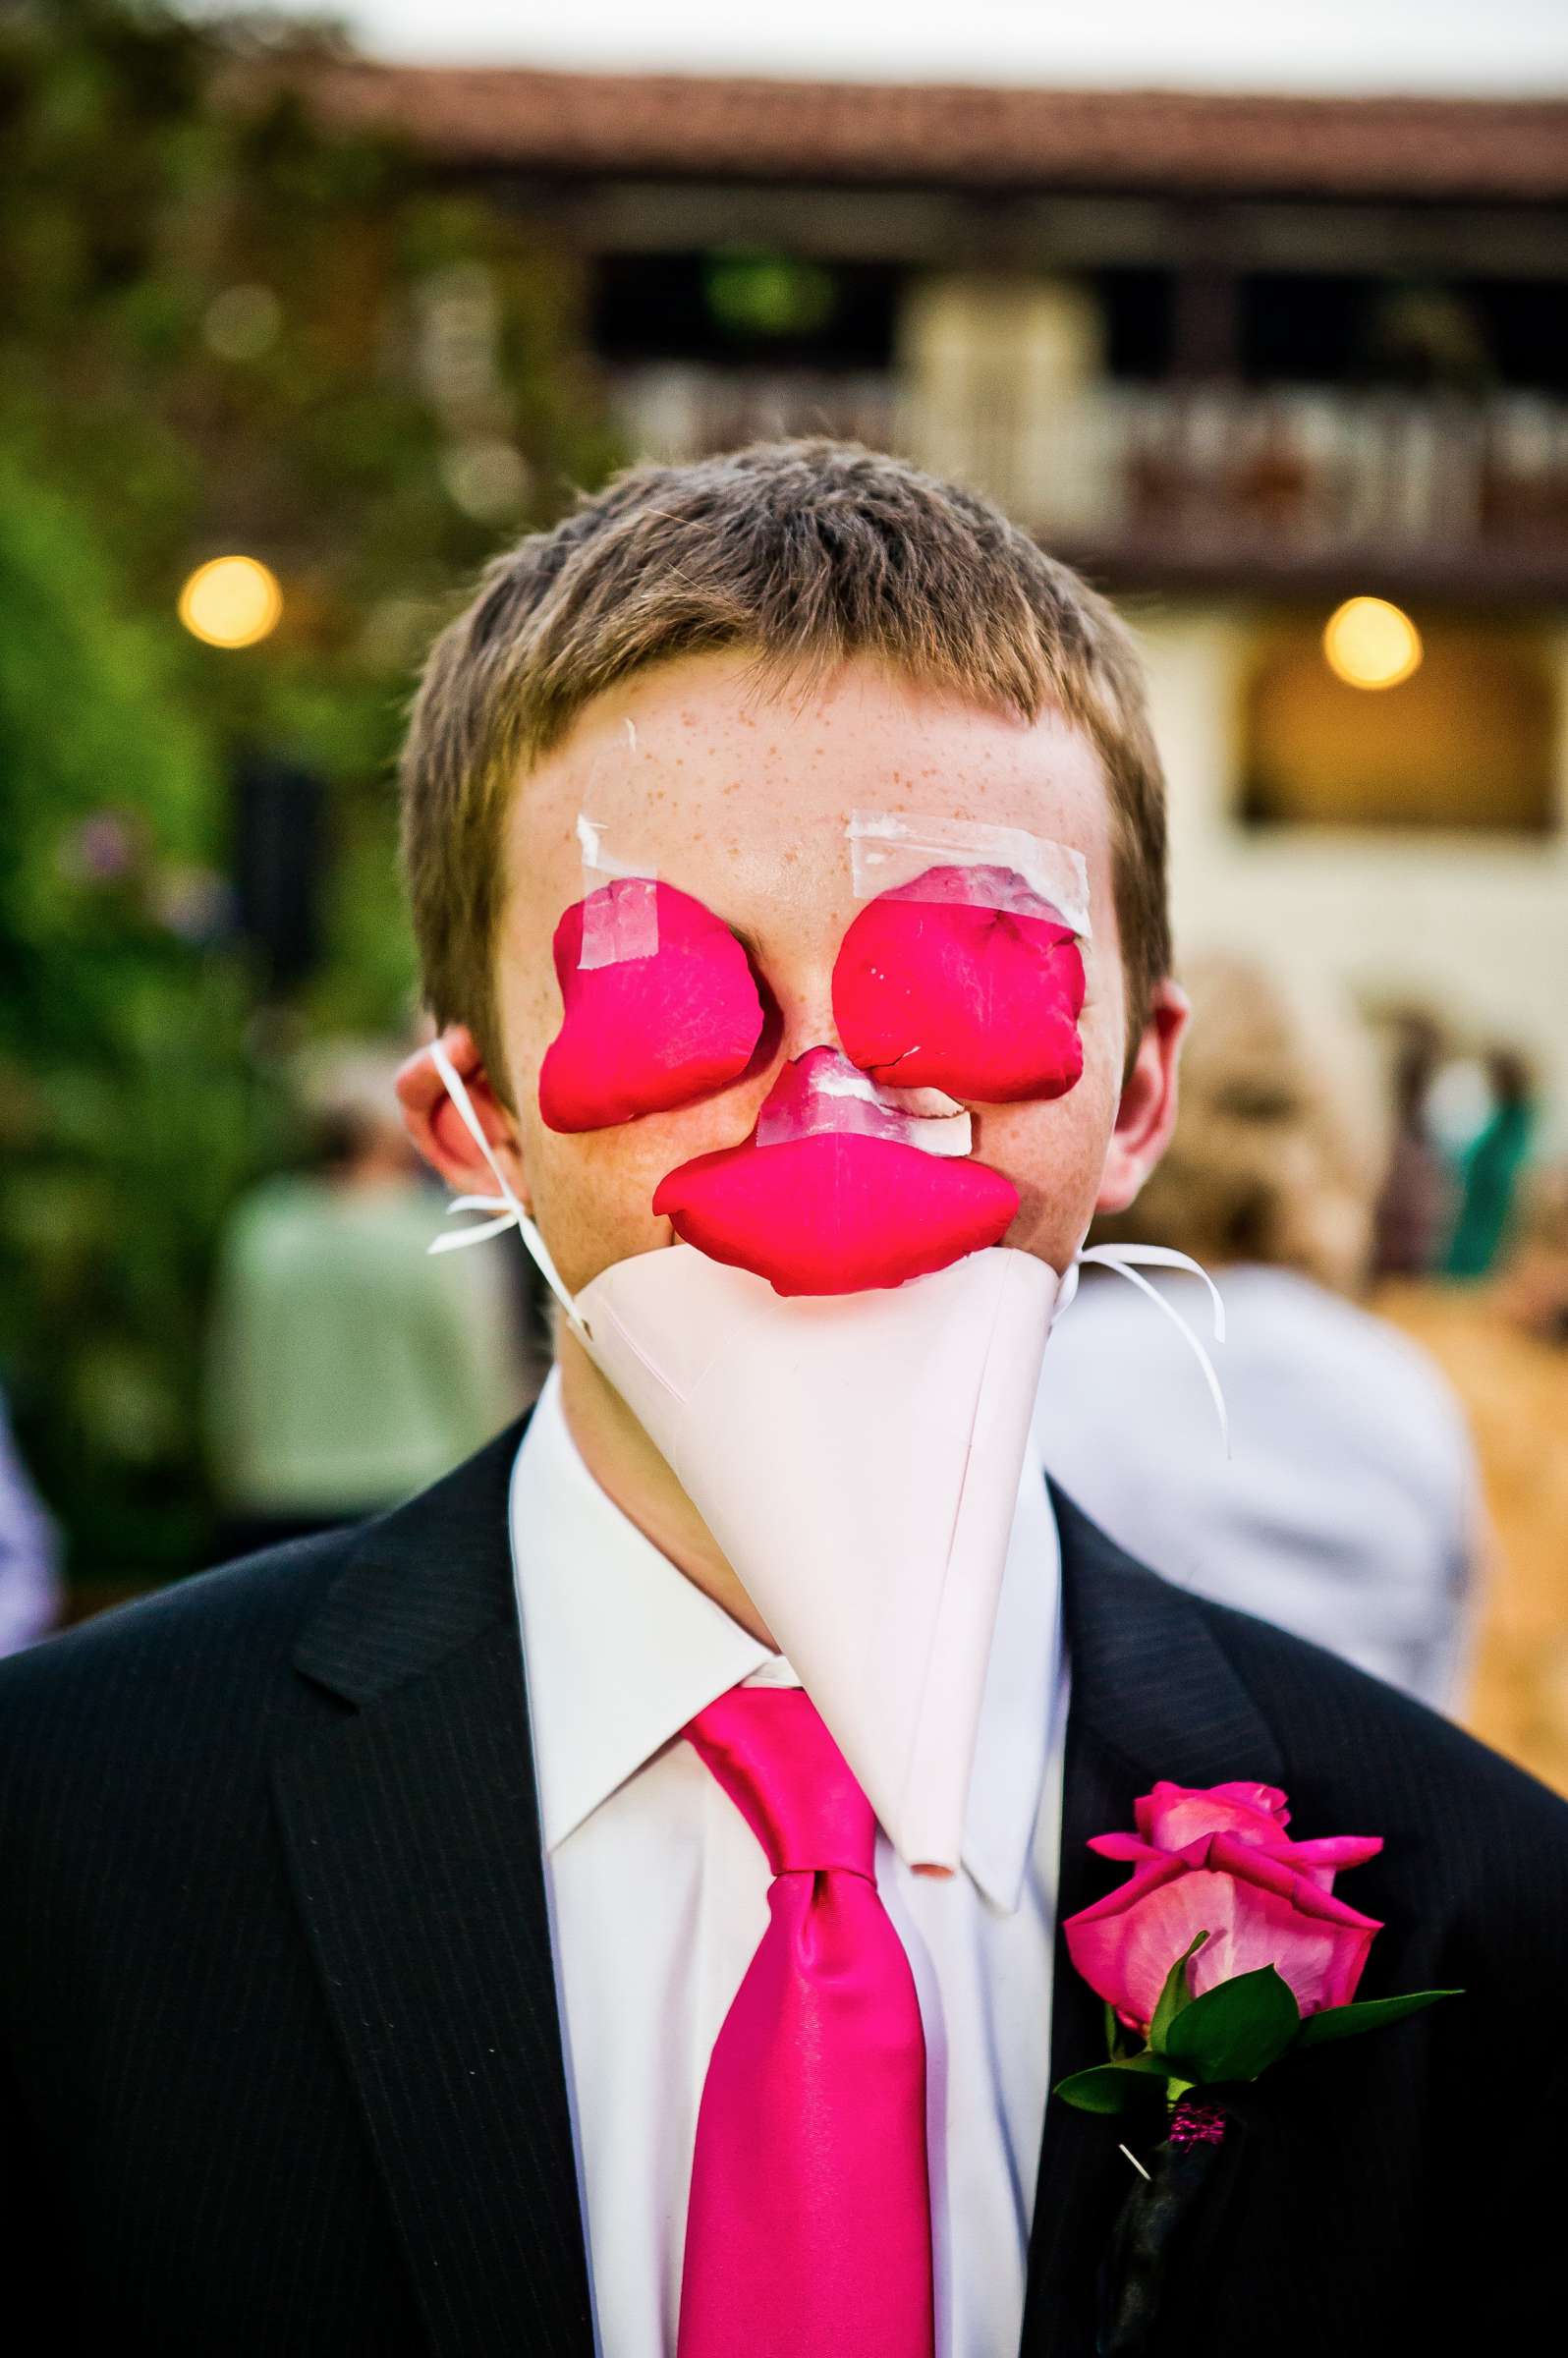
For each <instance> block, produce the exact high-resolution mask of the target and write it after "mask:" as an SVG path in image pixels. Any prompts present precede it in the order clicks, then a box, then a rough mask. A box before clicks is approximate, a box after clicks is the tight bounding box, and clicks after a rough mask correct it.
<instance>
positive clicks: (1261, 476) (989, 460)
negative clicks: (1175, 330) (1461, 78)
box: [612, 365, 1568, 591]
mask: <svg viewBox="0 0 1568 2358" xmlns="http://www.w3.org/2000/svg"><path fill="white" fill-rule="evenodd" d="M612 393H613V398H614V401H615V405H616V408H617V411H618V414H619V418H620V421H621V425H622V430H623V432H624V433H625V435H626V437H627V439H628V441H629V442H630V443H631V445H632V446H633V447H634V448H636V449H637V450H639V451H640V452H644V453H646V454H647V455H649V456H654V457H661V458H668V459H679V458H692V457H698V456H700V455H704V454H706V453H708V452H711V451H717V450H723V449H728V448H733V447H734V446H735V445H736V444H737V443H740V442H745V441H749V440H751V439H753V438H755V437H756V436H759V435H774V434H804V433H825V434H833V435H837V436H844V437H848V438H851V439H855V440H859V441H863V442H867V443H869V444H871V445H873V446H876V447H881V448H894V449H899V450H903V451H906V452H907V453H908V454H909V455H910V456H911V457H913V458H915V459H917V460H919V461H920V462H921V463H922V464H924V465H927V466H930V467H933V468H935V469H936V470H937V471H938V472H940V473H943V474H947V475H952V476H956V477H960V478H962V479H964V480H967V481H971V482H974V483H978V484H980V486H981V487H983V488H984V489H985V490H987V491H989V492H991V493H992V494H993V495H994V496H995V497H996V498H998V499H1000V500H1001V501H1002V503H1003V504H1004V505H1005V506H1006V507H1007V508H1008V509H1009V510H1010V511H1011V512H1012V513H1013V514H1014V515H1016V516H1018V517H1020V518H1021V519H1022V520H1024V521H1025V522H1026V523H1028V524H1029V525H1030V527H1031V528H1032V529H1033V530H1035V531H1036V532H1037V533H1039V534H1040V535H1041V536H1042V537H1043V538H1045V539H1047V540H1048V541H1050V542H1052V543H1053V544H1055V545H1059V546H1061V547H1063V548H1065V549H1067V550H1069V551H1071V552H1073V553H1075V554H1080V555H1083V556H1087V557H1090V558H1092V559H1093V560H1095V561H1097V562H1100V563H1103V564H1105V565H1107V566H1111V567H1115V566H1117V565H1118V564H1119V565H1121V566H1123V567H1125V568H1128V569H1131V570H1135V571H1149V572H1153V573H1167V574H1172V575H1179V574H1181V573H1183V572H1188V573H1192V574H1195V575H1198V576H1205V575H1207V576H1223V575H1234V576H1235V577H1236V578H1237V579H1238V580H1239V581H1242V582H1246V581H1249V580H1258V579H1260V578H1265V577H1278V576H1281V575H1283V576H1290V575H1292V574H1299V575H1303V576H1310V575H1312V574H1314V573H1316V572H1318V571H1324V572H1331V571H1333V570H1334V569H1335V568H1336V567H1338V566H1343V565H1344V564H1346V563H1347V562H1349V561H1351V560H1352V559H1355V560H1359V561H1362V562H1367V561H1373V562H1375V563H1376V564H1377V565H1378V566H1380V567H1381V568H1382V570H1384V571H1385V572H1391V573H1396V574H1397V573H1399V572H1401V571H1403V572H1407V573H1411V574H1417V575H1420V574H1426V575H1430V576H1434V577H1435V576H1441V577H1451V578H1452V580H1453V581H1454V583H1455V585H1456V586H1459V587H1463V586H1464V584H1465V582H1466V581H1467V580H1474V581H1475V582H1477V583H1478V584H1481V583H1484V584H1486V585H1487V586H1491V587H1508V586H1510V585H1514V586H1517V587H1519V588H1521V589H1532V588H1536V589H1541V590H1542V591H1551V590H1555V589H1564V588H1568V405H1565V404H1562V403H1556V402H1552V401H1549V400H1547V399H1545V398H1538V397H1535V396H1525V395H1499V396H1494V397H1491V398H1489V399H1485V400H1468V399H1463V398H1460V397H1457V396H1455V397H1448V396H1442V395H1435V396H1419V395H1412V394H1404V393H1399V392H1383V391H1375V392H1346V393H1339V392H1333V391H1327V390H1320V389H1312V388H1299V389H1298V388H1281V389H1276V390H1269V391H1254V390H1251V389H1249V388H1245V387H1240V386H1226V385H1186V384H1179V385H1178V384H1165V385H1136V386H1135V385H1109V384H1097V385H1095V386H1093V387H1092V388H1091V389H1088V390H1086V391H1082V392H1079V393H1076V394H1074V395H1072V396H1070V397H1067V398H1058V399H1054V400H1043V401H1036V403H1035V404H1033V405H1029V404H1026V403H1023V402H1021V401H1020V400H1019V399H1018V397H1017V396H1016V394H1015V393H1014V392H1013V391H1012V390H1011V389H1010V388H1009V386H1008V385H1006V384H1005V383H1002V382H997V383H995V384H993V385H992V386H990V387H988V388H987V389H986V390H985V391H984V392H981V393H977V392H975V391H974V390H973V389H971V390H970V391H969V392H968V393H967V394H966V396H965V397H964V398H963V399H954V398H952V397H943V396H939V395H933V394H931V393H928V392H924V391H922V390H920V389H917V388H912V387H909V386H905V385H901V384H900V383H899V382H898V380H897V379H895V378H894V377H893V376H891V375H886V374H831V373H827V372H821V373H810V374H809V373H807V372H804V371H802V372H797V373H782V372H780V373H773V374H768V373H762V372H747V371H741V370H720V369H714V368H706V367H700V366H674V365H659V366H656V367H655V366H646V367H643V368H639V369H629V370H623V371H621V372H620V373H619V374H617V375H616V377H615V378H614V379H613V383H612Z"/></svg>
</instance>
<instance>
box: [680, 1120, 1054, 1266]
mask: <svg viewBox="0 0 1568 2358" xmlns="http://www.w3.org/2000/svg"><path fill="white" fill-rule="evenodd" d="M653 1209H654V1210H655V1211H656V1212H660V1213H663V1214H664V1215H665V1216H666V1217H667V1218H668V1219H670V1220H671V1221H672V1222H673V1224H674V1227H675V1232H676V1234H677V1236H679V1237H681V1238H683V1239H684V1240H685V1242H686V1243H687V1244H690V1245H696V1246H697V1247H698V1249H699V1251H700V1252H703V1253H706V1254H709V1255H710V1256H711V1257H712V1259H713V1260H714V1261H722V1262H728V1263H730V1264H731V1265H732V1266H733V1267H736V1268H742V1269H755V1270H756V1273H757V1275H758V1276H760V1277H765V1278H766V1279H767V1281H768V1283H769V1284H770V1285H771V1286H772V1287H773V1289H774V1291H775V1292H776V1293H780V1294H852V1293H861V1292H864V1291H866V1290H868V1289H869V1288H871V1287H874V1286H884V1285H902V1284H903V1283H904V1282H905V1280H906V1279H907V1278H910V1277H921V1276H924V1275H925V1274H927V1273H928V1272H929V1271H930V1270H932V1269H945V1268H946V1267H947V1265H948V1263H950V1262H954V1261H959V1260H962V1258H963V1256H964V1255H965V1254H966V1253H976V1252H979V1251H980V1248H981V1247H982V1246H985V1245H994V1244H999V1243H1000V1241H1001V1239H1002V1236H1003V1235H1004V1234H1005V1232H1006V1230H1007V1228H1008V1226H1009V1224H1010V1223H1011V1221H1012V1218H1013V1215H1014V1213H1015V1212H1016V1211H1017V1209H1018V1191H1017V1189H1016V1188H1015V1187H1014V1186H1013V1185H1012V1184H1011V1182H1010V1181H1009V1180H1006V1179H1004V1178H1003V1177H1002V1175H1001V1173H1000V1172H999V1171H993V1170H991V1169H990V1168H989V1166H988V1165H987V1164H985V1163H982V1162H971V1161H967V1160H944V1159H938V1157H936V1156H935V1155H932V1154H926V1153H923V1152H922V1151H921V1149H920V1148H919V1147H909V1146H902V1145H900V1144H898V1142H897V1141H896V1140H892V1139H885V1138H868V1137H866V1136H864V1135H863V1134H860V1133H856V1132H846V1131H837V1132H835V1131H818V1132H816V1133H815V1134H814V1135H812V1136H809V1137H805V1138H799V1139H795V1140H792V1141H790V1142H789V1143H788V1144H786V1145H783V1146H774V1147H758V1146H754V1145H753V1144H752V1143H751V1142H750V1141H748V1142H747V1144H745V1145H744V1146H739V1147H726V1148H723V1149H721V1150H720V1151H718V1152H717V1153H715V1154H700V1155H698V1156H697V1157H696V1159H695V1160H693V1161H691V1162H685V1163H682V1164H681V1165H680V1167H679V1169H677V1170H673V1171H671V1172H670V1173H669V1175H668V1176H667V1177H666V1178H664V1179H662V1180H660V1182H659V1185H658V1187H657V1189H656V1191H655V1193H654V1197H653Z"/></svg>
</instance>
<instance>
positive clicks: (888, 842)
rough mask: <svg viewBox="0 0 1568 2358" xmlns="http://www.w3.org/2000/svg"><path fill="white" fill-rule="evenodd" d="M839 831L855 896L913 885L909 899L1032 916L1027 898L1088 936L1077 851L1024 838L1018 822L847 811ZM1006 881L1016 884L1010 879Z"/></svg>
mask: <svg viewBox="0 0 1568 2358" xmlns="http://www.w3.org/2000/svg"><path fill="white" fill-rule="evenodd" d="M845 832H846V834H847V835H848V837H849V846H850V870H851V875H852V879H853V883H854V889H855V898H856V899H857V900H858V901H874V900H875V899H876V898H877V897H878V895H879V894H881V893H884V892H893V891H896V890H899V889H901V888H903V889H905V890H906V891H908V888H909V887H911V886H915V887H917V889H916V890H915V891H913V892H909V893H908V897H909V898H911V899H914V900H927V901H964V902H968V903H969V904H970V905H971V906H978V907H980V908H986V909H1007V908H1013V907H1016V908H1018V909H1019V910H1021V911H1022V912H1023V913H1024V914H1026V915H1028V914H1032V913H1033V914H1035V915H1037V914H1038V911H1037V910H1034V911H1033V912H1032V910H1031V902H1030V896H1033V898H1034V899H1036V900H1040V901H1044V902H1046V903H1047V904H1048V905H1049V907H1050V908H1052V909H1053V910H1055V912H1056V913H1057V915H1058V916H1059V917H1060V919H1061V921H1062V923H1063V925H1065V926H1071V927H1072V929H1073V931H1074V932H1075V933H1076V934H1077V935H1078V936H1079V938H1080V939H1081V940H1083V941H1088V940H1089V939H1090V924H1089V870H1088V868H1087V867H1086V865H1085V862H1084V855H1083V853H1082V852H1075V851H1074V850H1073V849H1072V848H1071V846H1070V845H1068V844H1065V843H1052V842H1051V841H1050V839H1049V837H1047V836H1044V835H1031V834H1030V833H1029V831H1028V829H1027V828H1025V827H984V826H974V825H971V824H970V822H969V821H968V820H965V819H957V818H922V817H919V816H915V815H912V814H902V813H894V812H885V811H855V812H852V813H851V814H850V822H849V825H848V827H847V828H846V829H845ZM1009 878H1011V879H1014V880H1015V881H1013V882H1012V883H1011V884H1010V883H1009V881H1008V879H1009ZM1020 883H1021V884H1022V885H1023V886H1024V887H1025V890H1024V891H1023V892H1020V891H1019V889H1018V886H1019V884H1020ZM921 887H927V888H926V889H920V888H921Z"/></svg>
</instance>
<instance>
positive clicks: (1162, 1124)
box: [1094, 980, 1190, 1211]
mask: <svg viewBox="0 0 1568 2358" xmlns="http://www.w3.org/2000/svg"><path fill="white" fill-rule="evenodd" d="M1189 1012H1190V1010H1189V1006H1188V1000H1187V993H1186V992H1185V991H1184V990H1183V989H1182V987H1181V985H1180V983H1172V982H1170V981H1168V980H1167V981H1166V982H1164V983H1157V984H1156V985H1155V988H1154V992H1153V995H1152V997H1151V999H1150V1001H1149V1008H1148V1022H1147V1023H1146V1024H1145V1026H1144V1037H1143V1039H1141V1040H1140V1041H1139V1043H1138V1053H1137V1054H1136V1056H1135V1057H1134V1058H1133V1069H1132V1071H1131V1072H1130V1073H1129V1074H1128V1076H1127V1080H1126V1082H1125V1084H1124V1085H1123V1088H1122V1095H1121V1102H1120V1104H1119V1105H1118V1106H1117V1108H1116V1123H1115V1127H1114V1128H1113V1130H1112V1131H1111V1139H1110V1145H1109V1147H1108V1148H1107V1150H1106V1152H1105V1168H1104V1171H1103V1173H1102V1174H1101V1177H1100V1183H1099V1195H1098V1197H1097V1198H1096V1200H1095V1204H1094V1209H1095V1210H1096V1211H1125V1210H1126V1209H1127V1207H1128V1206H1129V1205H1130V1204H1131V1203H1132V1202H1133V1200H1134V1198H1135V1197H1136V1196H1137V1194H1138V1191H1139V1189H1140V1188H1141V1187H1142V1186H1143V1184H1144V1181H1145V1180H1146V1179H1147V1178H1148V1174H1149V1172H1150V1171H1151V1170H1152V1169H1153V1167H1154V1165H1155V1163H1156V1162H1158V1160H1159V1158H1160V1156H1161V1155H1162V1154H1163V1153H1164V1151H1165V1149H1166V1148H1167V1147H1168V1146H1169V1144H1170V1134H1171V1132H1172V1131H1173V1130H1174V1129H1175V1127H1176V1062H1177V1056H1178V1053H1179V1051H1180V1048H1181V1039H1182V1034H1183V1033H1184V1032H1185V1031H1186V1029H1187V1018H1188V1014H1189Z"/></svg>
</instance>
